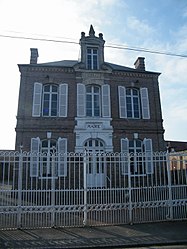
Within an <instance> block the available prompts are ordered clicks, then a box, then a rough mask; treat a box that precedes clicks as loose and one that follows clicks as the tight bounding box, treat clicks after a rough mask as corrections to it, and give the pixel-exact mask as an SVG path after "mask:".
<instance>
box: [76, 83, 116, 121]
mask: <svg viewBox="0 0 187 249" xmlns="http://www.w3.org/2000/svg"><path fill="white" fill-rule="evenodd" d="M77 116H78V117H86V116H87V117H105V118H109V117H111V109H110V86H109V85H108V84H104V85H102V86H96V85H87V86H85V85H84V84H81V83H79V84H77Z"/></svg>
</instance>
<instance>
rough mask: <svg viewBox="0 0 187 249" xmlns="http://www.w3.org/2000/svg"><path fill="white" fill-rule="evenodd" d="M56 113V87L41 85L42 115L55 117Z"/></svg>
mask: <svg viewBox="0 0 187 249" xmlns="http://www.w3.org/2000/svg"><path fill="white" fill-rule="evenodd" d="M57 113H58V87H57V86H55V85H46V86H44V87H43V105H42V115H43V116H51V117H55V116H57Z"/></svg>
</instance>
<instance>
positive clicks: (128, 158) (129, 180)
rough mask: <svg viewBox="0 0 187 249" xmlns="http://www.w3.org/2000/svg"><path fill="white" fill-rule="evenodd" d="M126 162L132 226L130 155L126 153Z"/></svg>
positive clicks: (131, 222)
mask: <svg viewBox="0 0 187 249" xmlns="http://www.w3.org/2000/svg"><path fill="white" fill-rule="evenodd" d="M127 160H128V188H129V220H130V222H129V223H130V224H133V220H132V186H131V169H130V154H129V153H127Z"/></svg>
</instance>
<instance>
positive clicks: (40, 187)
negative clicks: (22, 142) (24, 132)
mask: <svg viewBox="0 0 187 249" xmlns="http://www.w3.org/2000/svg"><path fill="white" fill-rule="evenodd" d="M180 219H187V153H180V154H179V153H170V154H168V153H162V152H159V153H154V154H151V153H146V154H121V153H97V154H92V153H86V152H85V153H83V154H76V153H68V154H57V153H52V154H31V153H28V152H6V151H0V229H11V228H39V227H67V226H84V225H88V226H98V225H114V224H127V223H141V222H155V221H166V220H180Z"/></svg>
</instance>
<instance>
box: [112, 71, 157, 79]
mask: <svg viewBox="0 0 187 249" xmlns="http://www.w3.org/2000/svg"><path fill="white" fill-rule="evenodd" d="M112 75H113V76H126V77H136V78H152V77H155V78H157V77H158V76H159V75H160V73H152V72H147V71H145V72H119V71H113V72H112Z"/></svg>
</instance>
